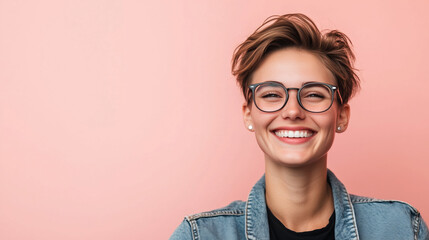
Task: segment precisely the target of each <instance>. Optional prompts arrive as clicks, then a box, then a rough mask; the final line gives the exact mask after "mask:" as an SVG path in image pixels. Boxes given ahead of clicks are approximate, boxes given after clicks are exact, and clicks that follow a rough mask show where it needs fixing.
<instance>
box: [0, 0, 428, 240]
mask: <svg viewBox="0 0 429 240" xmlns="http://www.w3.org/2000/svg"><path fill="white" fill-rule="evenodd" d="M428 10H429V2H428V1H426V0H421V1H412V2H410V3H406V2H405V1H369V0H366V1H354V2H353V3H345V2H344V1H340V0H331V1H284V0H278V1H270V2H268V3H267V2H264V3H262V2H261V1H248V0H240V1H227V0H222V1H197V0H195V1H191V0H183V1H168V2H167V1H157V2H155V1H151V2H148V1H137V0H135V1H131V0H129V1H119V0H117V1H113V0H105V1H101V0H100V1H96V0H91V1H86V0H79V1H76V0H61V1H58V0H41V1H23V0H0V239H2V240H21V239H31V240H39V239H43V240H53V239H63V240H67V239H80V240H81V239H103V240H110V239H112V240H113V239H127V240H128V239H136V240H137V239H167V238H168V237H169V236H170V235H171V233H172V232H173V231H174V229H175V228H176V227H177V226H178V224H179V223H180V222H181V221H182V220H183V217H184V216H185V215H187V214H191V213H196V212H200V211H204V210H210V209H214V208H218V207H222V206H224V205H226V204H228V203H229V202H231V201H233V200H237V199H243V200H245V199H247V194H248V192H249V191H250V188H251V187H252V186H253V184H254V183H255V182H256V181H257V180H258V179H259V178H260V176H261V175H262V174H263V171H264V169H263V155H262V153H261V151H260V150H259V147H258V146H257V144H256V141H255V139H254V137H253V136H252V134H251V133H249V132H248V131H247V130H246V129H245V128H244V126H243V124H242V118H241V103H242V96H241V95H240V90H239V89H238V87H237V86H236V84H235V80H234V78H233V77H232V76H231V74H230V60H231V55H232V52H233V50H234V48H235V47H236V46H237V45H238V44H239V43H240V42H241V41H243V40H244V39H245V38H246V37H247V36H248V35H249V34H250V33H251V32H252V31H253V30H254V29H255V28H256V27H257V26H259V24H260V23H261V22H262V21H263V20H264V19H265V18H266V17H268V16H270V15H272V14H283V13H291V12H303V13H305V14H307V15H309V16H310V17H311V18H313V20H315V21H316V23H317V24H318V26H319V27H320V28H322V29H324V28H329V29H339V30H341V31H344V32H345V33H346V34H348V36H349V37H350V38H351V39H352V41H353V43H354V45H355V50H356V55H357V59H358V62H357V67H358V68H359V69H360V70H361V71H360V76H361V78H362V80H363V83H362V91H361V92H360V94H359V95H358V96H357V97H356V98H354V99H353V100H352V102H351V105H352V121H351V125H350V126H349V129H348V130H347V132H346V133H344V134H341V135H338V136H337V139H336V142H335V144H334V147H333V149H332V150H331V152H330V154H329V155H330V156H329V167H330V168H331V169H333V170H334V172H335V173H336V174H337V176H338V177H340V179H342V181H343V182H344V183H345V184H346V186H347V187H348V189H349V191H350V192H353V193H356V194H361V195H367V196H373V197H378V198H387V199H400V200H403V201H406V202H409V203H411V204H412V205H413V206H415V207H416V208H418V209H419V210H420V211H421V213H422V215H423V217H425V218H426V220H427V221H429V206H428V204H427V202H428V201H429V192H428V186H429V174H427V173H428V168H429V159H428V155H429V147H428V140H427V134H429V124H428V122H429V113H428V107H427V102H428V89H429V77H428V76H429V72H428V69H429V68H428V65H427V64H428V61H427V56H428V53H429V44H428V42H429V32H428V31H427V25H428V23H429V15H428V14H427V12H428Z"/></svg>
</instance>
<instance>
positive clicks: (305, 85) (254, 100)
mask: <svg viewBox="0 0 429 240" xmlns="http://www.w3.org/2000/svg"><path fill="white" fill-rule="evenodd" d="M270 83H271V84H276V85H279V86H280V87H282V88H283V89H284V90H285V93H286V101H285V102H284V104H283V106H281V107H280V108H279V109H277V110H275V111H264V110H262V109H260V108H259V107H258V104H256V99H255V90H256V88H257V87H258V86H260V85H262V84H270ZM311 85H324V86H327V87H328V88H329V89H330V90H331V104H329V107H328V108H327V109H326V110H324V111H310V110H308V109H306V108H305V107H304V106H303V105H302V102H301V98H300V93H301V90H302V89H303V88H304V87H307V86H311ZM249 89H250V90H251V93H252V98H253V103H254V104H255V106H256V107H257V108H258V109H259V110H260V111H262V112H266V113H272V112H277V111H280V110H281V109H283V108H284V107H285V106H286V104H287V102H288V100H289V90H297V91H298V92H297V94H296V98H297V100H298V103H299V105H300V106H301V107H302V109H304V110H305V111H307V112H311V113H323V112H326V111H328V110H329V109H330V108H331V107H332V104H333V103H334V99H335V93H336V92H337V93H338V97H339V100H340V104H343V98H342V97H341V94H340V90H339V89H338V87H337V86H334V85H331V84H327V83H322V82H308V83H305V84H304V85H302V87H301V88H286V87H285V85H283V83H280V82H276V81H266V82H261V83H255V84H251V85H249Z"/></svg>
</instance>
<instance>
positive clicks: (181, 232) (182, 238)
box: [170, 219, 193, 240]
mask: <svg viewBox="0 0 429 240" xmlns="http://www.w3.org/2000/svg"><path fill="white" fill-rule="evenodd" d="M187 239H189V240H192V239H193V238H192V232H191V225H189V222H188V221H186V219H185V220H183V222H182V223H181V224H180V225H179V226H178V227H177V228H176V230H175V231H174V233H173V235H171V237H170V240H187Z"/></svg>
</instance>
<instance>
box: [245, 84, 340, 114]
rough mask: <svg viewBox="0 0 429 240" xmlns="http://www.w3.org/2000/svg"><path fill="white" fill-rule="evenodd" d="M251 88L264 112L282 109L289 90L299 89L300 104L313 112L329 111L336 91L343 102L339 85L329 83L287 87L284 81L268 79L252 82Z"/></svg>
mask: <svg viewBox="0 0 429 240" xmlns="http://www.w3.org/2000/svg"><path fill="white" fill-rule="evenodd" d="M249 89H250V90H251V92H252V98H253V102H254V103H255V106H256V107H257V108H258V109H259V110H261V111H262V112H277V111H279V110H280V109H282V108H283V107H284V106H285V105H286V103H287V101H288V99H289V90H297V91H298V93H297V95H296V96H297V100H298V103H299V105H300V106H301V107H302V108H303V109H304V110H306V111H308V112H312V113H321V112H325V111H328V110H329V108H331V106H332V103H333V102H334V97H335V92H338V97H339V100H340V103H341V104H342V103H343V100H342V98H341V95H340V92H339V90H338V87H336V86H333V85H330V84H327V83H320V82H309V83H306V84H304V85H303V86H302V87H301V88H286V87H285V86H284V85H283V84H282V83H279V82H274V81H268V82H262V83H256V84H252V85H250V86H249ZM249 100H250V99H249Z"/></svg>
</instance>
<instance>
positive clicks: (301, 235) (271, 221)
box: [267, 206, 335, 240]
mask: <svg viewBox="0 0 429 240" xmlns="http://www.w3.org/2000/svg"><path fill="white" fill-rule="evenodd" d="M267 212H268V225H269V228H270V240H316V239H317V240H335V211H334V213H332V216H331V217H330V218H329V223H328V225H326V227H324V228H321V229H316V230H313V231H309V232H294V231H292V230H289V229H287V228H286V227H285V226H284V225H283V224H282V223H281V222H280V220H278V219H277V218H276V217H275V216H274V214H273V213H272V212H271V211H270V209H269V208H268V206H267Z"/></svg>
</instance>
